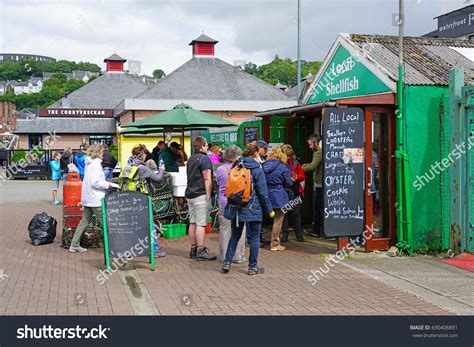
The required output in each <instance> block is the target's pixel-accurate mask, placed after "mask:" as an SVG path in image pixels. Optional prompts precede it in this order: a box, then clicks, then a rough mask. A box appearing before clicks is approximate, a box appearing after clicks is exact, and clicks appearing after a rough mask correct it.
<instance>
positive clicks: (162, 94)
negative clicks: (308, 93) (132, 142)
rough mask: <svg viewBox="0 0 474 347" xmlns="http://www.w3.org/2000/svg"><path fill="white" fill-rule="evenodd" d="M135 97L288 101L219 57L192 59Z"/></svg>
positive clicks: (276, 90) (281, 93)
mask: <svg viewBox="0 0 474 347" xmlns="http://www.w3.org/2000/svg"><path fill="white" fill-rule="evenodd" d="M136 98H145V99H146V98H160V99H181V100H189V99H206V100H241V101H244V100H285V101H287V100H290V99H291V98H289V97H288V96H287V95H286V94H285V93H284V92H283V91H281V90H278V89H277V88H275V87H274V86H272V85H271V84H269V83H267V82H265V81H262V80H261V79H259V78H257V77H255V76H252V75H250V74H248V73H246V72H245V71H242V70H241V69H239V68H238V67H234V66H232V65H230V64H228V63H226V62H224V61H222V60H220V59H219V58H215V57H213V58H192V59H191V60H189V61H188V62H186V63H185V64H183V65H181V66H180V67H179V68H177V69H176V70H174V71H173V72H172V73H170V74H169V75H167V76H165V77H163V78H162V79H160V80H159V81H158V82H157V83H156V84H155V85H153V86H151V87H149V88H148V89H147V90H145V91H143V92H140V93H138V94H137V95H136Z"/></svg>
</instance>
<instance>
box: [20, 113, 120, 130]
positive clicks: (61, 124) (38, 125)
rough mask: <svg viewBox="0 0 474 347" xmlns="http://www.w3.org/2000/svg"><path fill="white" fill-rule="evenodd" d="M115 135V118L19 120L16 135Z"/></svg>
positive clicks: (41, 118) (38, 118)
mask: <svg viewBox="0 0 474 347" xmlns="http://www.w3.org/2000/svg"><path fill="white" fill-rule="evenodd" d="M49 131H51V132H53V131H55V132H56V133H59V134H61V133H62V134H115V133H116V132H117V128H116V126H115V119H113V118H62V117H61V118H52V117H51V118H48V117H37V118H35V119H32V120H25V119H17V122H16V129H15V134H31V133H38V134H42V133H43V134H45V133H48V132H49Z"/></svg>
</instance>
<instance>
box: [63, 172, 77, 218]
mask: <svg viewBox="0 0 474 347" xmlns="http://www.w3.org/2000/svg"><path fill="white" fill-rule="evenodd" d="M81 191H82V182H81V179H80V177H79V174H78V173H70V174H68V175H67V182H65V183H64V186H63V216H64V225H65V226H68V227H77V226H78V225H79V222H80V221H81V218H82V206H81V204H80V203H81Z"/></svg>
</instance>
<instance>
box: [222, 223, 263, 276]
mask: <svg viewBox="0 0 474 347" xmlns="http://www.w3.org/2000/svg"><path fill="white" fill-rule="evenodd" d="M244 225H247V240H248V242H249V246H250V256H249V269H251V268H254V267H256V266H257V258H258V250H259V249H260V230H261V227H262V222H246V223H243V222H240V223H239V225H238V226H237V224H236V218H234V219H232V235H231V237H230V240H229V245H228V246H227V252H226V254H225V261H224V262H225V263H228V264H230V263H232V259H234V254H235V249H236V248H237V244H238V243H239V240H240V237H241V236H242V230H243V229H244Z"/></svg>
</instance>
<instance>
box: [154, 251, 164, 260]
mask: <svg viewBox="0 0 474 347" xmlns="http://www.w3.org/2000/svg"><path fill="white" fill-rule="evenodd" d="M163 257H166V252H163V251H158V252H155V258H163Z"/></svg>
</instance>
